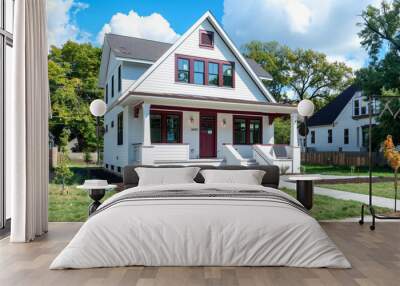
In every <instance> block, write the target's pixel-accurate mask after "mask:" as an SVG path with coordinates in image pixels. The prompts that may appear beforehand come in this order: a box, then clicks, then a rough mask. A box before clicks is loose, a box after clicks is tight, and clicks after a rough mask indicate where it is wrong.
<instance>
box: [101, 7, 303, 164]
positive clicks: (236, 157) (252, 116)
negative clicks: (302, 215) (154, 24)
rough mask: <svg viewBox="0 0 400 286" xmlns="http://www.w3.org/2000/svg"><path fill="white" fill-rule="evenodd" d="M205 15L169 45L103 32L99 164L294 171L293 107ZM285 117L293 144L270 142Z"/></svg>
mask: <svg viewBox="0 0 400 286" xmlns="http://www.w3.org/2000/svg"><path fill="white" fill-rule="evenodd" d="M270 79H271V76H270V75H269V74H268V73H266V72H265V71H264V70H263V69H262V68H261V67H260V66H259V65H258V64H257V63H256V62H254V61H252V60H250V59H245V58H244V57H243V56H242V54H241V53H240V52H239V51H238V49H237V48H236V47H235V45H234V44H233V43H232V41H231V40H230V39H229V37H228V36H227V34H226V33H225V32H224V30H223V29H222V28H221V27H220V25H219V24H218V23H217V21H216V20H215V18H214V17H213V15H212V14H211V13H210V12H206V13H205V14H204V15H203V16H202V17H201V18H200V19H199V20H198V21H197V22H196V23H195V24H194V25H193V26H192V27H191V28H190V29H189V30H188V31H187V32H185V33H184V34H183V35H182V36H181V37H180V38H179V39H178V40H177V41H176V42H175V43H174V44H169V43H162V42H157V41H151V40H145V39H138V38H133V37H126V36H119V35H113V34H107V35H106V36H105V39H104V44H103V52H102V60H101V70H100V86H101V87H103V88H104V89H105V94H104V97H105V101H106V103H107V106H108V109H107V113H106V114H105V117H104V124H105V126H104V127H105V134H104V167H105V168H107V169H109V170H111V171H114V172H121V170H122V168H123V167H124V166H126V165H131V164H156V165H162V164H186V165H190V164H208V165H210V164H213V165H220V164H237V165H255V164H275V165H278V166H280V167H281V168H282V169H284V170H285V171H288V172H298V171H299V167H300V149H299V146H298V141H297V127H296V126H297V111H296V106H293V105H288V104H279V103H276V101H275V99H274V98H273V97H272V96H271V94H270V93H269V92H268V91H267V89H266V88H265V86H264V85H263V83H262V80H270ZM278 116H290V117H291V124H292V130H291V142H292V143H291V144H290V145H288V146H283V145H280V146H276V145H274V125H273V121H274V118H276V117H278Z"/></svg>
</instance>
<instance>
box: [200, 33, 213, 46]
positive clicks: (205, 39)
mask: <svg viewBox="0 0 400 286" xmlns="http://www.w3.org/2000/svg"><path fill="white" fill-rule="evenodd" d="M200 47H206V48H214V32H211V31H206V30H200Z"/></svg>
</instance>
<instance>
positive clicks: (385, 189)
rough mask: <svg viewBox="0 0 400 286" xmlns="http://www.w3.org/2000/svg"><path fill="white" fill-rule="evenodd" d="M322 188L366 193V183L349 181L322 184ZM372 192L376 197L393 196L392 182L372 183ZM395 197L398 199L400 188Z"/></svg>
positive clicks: (367, 189)
mask: <svg viewBox="0 0 400 286" xmlns="http://www.w3.org/2000/svg"><path fill="white" fill-rule="evenodd" d="M320 186H321V187H323V188H329V189H334V190H339V191H346V192H351V193H358V194H364V195H368V191H369V185H368V183H354V184H353V183H351V184H329V185H328V184H323V185H320ZM372 194H373V195H374V196H378V197H385V198H390V199H393V198H394V185H393V182H381V183H373V184H372ZM397 195H398V197H397V199H400V190H398V191H397Z"/></svg>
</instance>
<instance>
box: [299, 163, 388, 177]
mask: <svg viewBox="0 0 400 286" xmlns="http://www.w3.org/2000/svg"><path fill="white" fill-rule="evenodd" d="M302 168H303V170H304V171H305V173H307V174H321V175H342V176H368V167H356V168H355V169H354V172H352V169H351V167H350V166H333V165H312V164H302ZM372 171H373V172H372V174H373V176H377V177H393V171H392V169H390V168H389V167H373V169H372Z"/></svg>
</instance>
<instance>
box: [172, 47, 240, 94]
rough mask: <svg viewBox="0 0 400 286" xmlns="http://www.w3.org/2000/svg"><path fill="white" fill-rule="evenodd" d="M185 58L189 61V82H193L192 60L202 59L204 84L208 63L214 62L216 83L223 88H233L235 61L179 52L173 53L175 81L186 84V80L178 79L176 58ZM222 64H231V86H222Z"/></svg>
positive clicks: (206, 83) (205, 83)
mask: <svg viewBox="0 0 400 286" xmlns="http://www.w3.org/2000/svg"><path fill="white" fill-rule="evenodd" d="M179 59H185V60H188V61H189V82H188V83H189V84H194V61H203V62H204V85H208V64H209V63H215V64H217V65H218V85H215V86H219V87H225V88H235V63H234V62H230V61H223V60H216V59H210V58H203V57H193V56H187V55H181V54H175V82H177V83H183V84H188V83H186V82H181V81H179V80H178V68H179V66H178V60H179ZM223 65H231V66H232V87H229V86H224V82H223V74H222V70H223V68H222V67H223Z"/></svg>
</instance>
